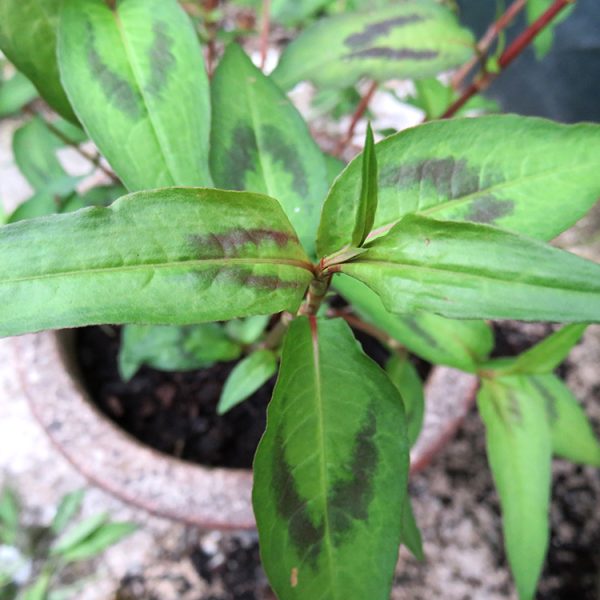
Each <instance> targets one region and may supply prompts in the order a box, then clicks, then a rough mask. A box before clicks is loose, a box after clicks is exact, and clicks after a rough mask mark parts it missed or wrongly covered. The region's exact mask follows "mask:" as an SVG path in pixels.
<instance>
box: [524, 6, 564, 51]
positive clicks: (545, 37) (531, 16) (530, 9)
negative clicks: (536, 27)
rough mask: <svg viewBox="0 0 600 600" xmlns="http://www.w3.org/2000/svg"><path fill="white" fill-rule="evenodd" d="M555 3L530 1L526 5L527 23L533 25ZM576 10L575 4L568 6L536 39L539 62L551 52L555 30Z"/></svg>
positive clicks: (535, 48)
mask: <svg viewBox="0 0 600 600" xmlns="http://www.w3.org/2000/svg"><path fill="white" fill-rule="evenodd" d="M553 2H554V0H528V1H527V5H526V9H527V11H526V14H527V22H528V23H529V24H530V25H531V23H533V22H534V21H536V20H537V19H538V18H539V17H541V16H542V15H543V14H544V13H545V12H546V11H547V10H548V9H549V8H550V7H551V6H552V4H553ZM574 8H575V3H573V5H572V6H567V7H566V9H564V10H563V11H562V12H560V13H559V14H558V15H557V16H556V17H555V18H554V19H553V20H552V22H551V23H550V24H549V25H547V26H546V27H544V28H543V29H542V31H540V33H539V34H538V35H537V36H536V37H535V39H534V40H533V49H534V50H535V55H536V58H537V59H538V60H541V59H542V58H544V56H546V54H548V52H550V50H551V49H552V44H553V43H554V30H555V28H556V26H557V25H560V23H562V22H563V21H564V20H565V19H567V18H568V17H569V16H570V14H571V13H572V12H573V9H574Z"/></svg>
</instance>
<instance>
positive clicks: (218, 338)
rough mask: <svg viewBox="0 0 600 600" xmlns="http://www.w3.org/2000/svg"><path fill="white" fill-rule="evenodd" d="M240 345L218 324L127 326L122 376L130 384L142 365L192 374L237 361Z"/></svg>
mask: <svg viewBox="0 0 600 600" xmlns="http://www.w3.org/2000/svg"><path fill="white" fill-rule="evenodd" d="M240 354H241V348H240V345H239V344H237V343H236V342H234V341H233V340H231V339H229V337H227V335H226V333H225V330H224V329H223V327H222V326H221V325H219V324H218V323H203V324H202V325H192V326H189V327H176V326H168V325H127V326H126V327H124V328H123V331H122V334H121V345H120V347H119V372H120V374H121V377H122V378H123V379H124V380H125V381H128V380H129V379H131V378H132V377H133V376H134V375H135V374H136V373H137V371H138V369H139V368H140V367H141V366H142V365H147V366H149V367H152V368H153V369H159V370H161V371H191V370H194V369H199V368H201V367H208V366H210V365H212V364H214V363H215V362H216V361H220V360H223V361H226V360H235V359H236V358H238V357H239V356H240Z"/></svg>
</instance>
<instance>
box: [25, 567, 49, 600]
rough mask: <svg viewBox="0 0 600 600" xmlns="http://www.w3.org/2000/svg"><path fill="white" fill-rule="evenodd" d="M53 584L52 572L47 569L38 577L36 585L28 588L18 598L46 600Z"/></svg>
mask: <svg viewBox="0 0 600 600" xmlns="http://www.w3.org/2000/svg"><path fill="white" fill-rule="evenodd" d="M51 582H52V571H50V569H48V568H46V569H44V570H43V571H42V573H40V575H38V577H37V579H36V581H35V583H33V584H31V585H29V586H27V587H26V588H25V589H24V590H23V592H22V593H21V594H20V595H19V596H18V598H19V600H46V598H47V596H48V592H49V591H50V583H51Z"/></svg>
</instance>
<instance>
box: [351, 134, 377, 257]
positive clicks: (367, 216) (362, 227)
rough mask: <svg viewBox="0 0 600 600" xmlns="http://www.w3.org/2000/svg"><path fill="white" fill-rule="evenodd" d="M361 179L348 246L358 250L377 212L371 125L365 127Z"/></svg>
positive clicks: (374, 156)
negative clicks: (350, 239) (354, 221)
mask: <svg viewBox="0 0 600 600" xmlns="http://www.w3.org/2000/svg"><path fill="white" fill-rule="evenodd" d="M362 157H363V163H362V178H361V187H360V196H359V201H358V210H357V213H356V223H355V224H354V231H353V232H352V241H351V242H350V245H351V246H353V247H355V248H360V246H362V245H363V243H364V241H365V240H366V239H367V235H369V233H371V229H373V222H374V221H375V213H376V212H377V177H378V174H377V156H376V155H375V140H374V138H373V130H372V129H371V124H370V123H369V125H368V126H367V136H366V139H365V148H364V150H363V154H362Z"/></svg>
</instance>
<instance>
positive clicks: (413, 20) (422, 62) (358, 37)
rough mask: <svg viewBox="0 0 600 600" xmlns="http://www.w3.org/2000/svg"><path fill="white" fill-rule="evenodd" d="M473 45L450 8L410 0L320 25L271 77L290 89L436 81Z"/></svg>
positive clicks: (308, 31)
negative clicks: (367, 80)
mask: <svg viewBox="0 0 600 600" xmlns="http://www.w3.org/2000/svg"><path fill="white" fill-rule="evenodd" d="M473 46H474V40H473V36H472V35H471V33H470V32H469V31H468V30H467V29H464V28H462V27H460V25H459V24H458V21H457V19H456V17H455V16H454V14H452V12H451V11H449V10H448V9H447V8H445V7H443V6H440V5H439V4H438V3H436V2H435V1H434V0H407V1H405V2H402V3H391V4H389V5H388V6H385V7H381V8H376V9H369V10H367V11H360V12H348V13H345V14H342V15H339V16H335V17H330V18H326V19H321V20H320V21H317V22H316V23H315V24H314V25H312V26H310V27H308V28H307V29H306V30H304V31H303V32H302V33H301V34H300V35H299V36H298V37H297V38H296V39H295V40H294V41H293V42H292V43H291V44H290V45H289V46H288V47H287V48H286V49H285V51H284V53H283V55H282V57H281V60H280V61H279V64H278V65H277V68H276V69H275V71H274V72H273V74H272V77H273V79H274V80H275V82H276V83H277V84H278V85H279V86H281V87H282V88H283V89H286V90H287V89H290V88H291V87H293V86H294V85H295V84H296V83H298V82H299V81H305V80H310V81H312V82H313V83H315V84H316V85H317V86H323V87H326V86H335V87H344V86H348V85H352V84H354V83H356V82H357V81H358V80H359V79H360V78H361V77H369V78H371V79H375V80H377V81H385V80H387V79H419V78H424V77H432V76H434V75H437V74H438V73H440V72H442V71H446V70H448V69H451V68H452V67H455V66H458V65H460V64H461V63H463V62H465V61H466V60H468V59H469V57H470V56H471V55H472V54H473ZM318 48H327V51H326V52H320V51H315V49H318Z"/></svg>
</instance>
